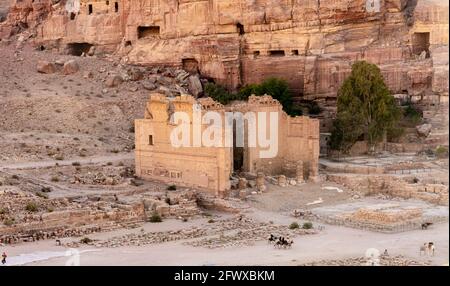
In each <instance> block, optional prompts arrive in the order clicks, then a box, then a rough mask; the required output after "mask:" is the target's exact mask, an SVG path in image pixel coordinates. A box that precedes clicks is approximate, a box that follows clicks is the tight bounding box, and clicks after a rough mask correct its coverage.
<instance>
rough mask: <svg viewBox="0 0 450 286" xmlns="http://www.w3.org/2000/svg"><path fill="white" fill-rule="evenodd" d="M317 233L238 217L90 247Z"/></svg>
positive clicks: (225, 243) (217, 243)
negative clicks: (228, 232) (230, 232)
mask: <svg viewBox="0 0 450 286" xmlns="http://www.w3.org/2000/svg"><path fill="white" fill-rule="evenodd" d="M237 229H238V230H239V232H237V233H235V234H231V235H225V234H224V233H225V232H227V231H234V230H237ZM315 233H317V231H316V230H304V229H296V230H290V229H289V228H288V227H287V226H280V225H273V224H269V223H260V222H255V221H254V220H252V219H250V218H247V217H245V216H242V215H237V216H235V217H233V218H229V219H225V220H218V221H214V220H211V221H210V222H209V223H208V225H204V226H202V227H191V228H185V229H181V230H173V231H165V232H149V233H145V232H143V231H142V232H141V233H132V234H127V235H123V236H118V237H113V238H111V239H108V240H106V241H92V242H91V244H92V245H93V246H96V247H109V248H115V247H120V246H143V245H148V244H157V243H163V242H168V241H178V240H186V239H194V240H193V241H191V242H186V243H187V244H188V245H192V246H196V247H207V248H219V247H229V246H238V245H241V246H243V245H248V243H251V242H254V241H261V240H265V239H267V237H268V236H269V235H270V234H277V235H284V236H286V237H288V236H291V237H293V236H296V235H310V234H315ZM199 238H200V239H199ZM80 244H81V242H79V241H73V242H71V243H69V244H67V246H70V247H78V246H79V245H80Z"/></svg>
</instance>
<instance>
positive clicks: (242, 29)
mask: <svg viewBox="0 0 450 286" xmlns="http://www.w3.org/2000/svg"><path fill="white" fill-rule="evenodd" d="M236 28H237V30H238V33H239V35H241V36H242V35H245V29H244V25H242V24H241V23H237V24H236Z"/></svg>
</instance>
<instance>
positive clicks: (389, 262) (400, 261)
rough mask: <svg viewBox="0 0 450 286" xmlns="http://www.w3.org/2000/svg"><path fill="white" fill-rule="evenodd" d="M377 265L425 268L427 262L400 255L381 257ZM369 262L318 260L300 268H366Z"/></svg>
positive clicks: (358, 259)
mask: <svg viewBox="0 0 450 286" xmlns="http://www.w3.org/2000/svg"><path fill="white" fill-rule="evenodd" d="M377 264H378V265H380V266H427V265H430V264H429V263H428V262H419V261H416V260H413V259H410V258H406V257H404V256H401V255H396V256H389V255H381V256H380V258H379V261H377ZM368 265H371V261H370V260H369V259H368V258H367V257H357V258H348V259H340V260H320V261H316V262H309V263H305V264H302V265H300V266H368Z"/></svg>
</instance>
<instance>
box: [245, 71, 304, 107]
mask: <svg viewBox="0 0 450 286" xmlns="http://www.w3.org/2000/svg"><path fill="white" fill-rule="evenodd" d="M252 94H254V95H259V96H261V95H265V94H267V95H271V96H272V97H273V98H274V99H277V100H278V101H279V102H280V103H281V105H282V106H283V109H284V111H286V113H287V114H289V115H297V113H296V110H295V109H294V106H293V100H292V94H291V92H290V91H289V85H288V83H287V82H286V81H285V80H283V79H278V78H269V79H267V80H265V81H264V82H263V83H261V84H251V85H247V86H244V87H243V88H242V89H241V90H240V91H239V93H238V98H239V99H241V100H245V99H247V98H248V97H249V96H250V95H252Z"/></svg>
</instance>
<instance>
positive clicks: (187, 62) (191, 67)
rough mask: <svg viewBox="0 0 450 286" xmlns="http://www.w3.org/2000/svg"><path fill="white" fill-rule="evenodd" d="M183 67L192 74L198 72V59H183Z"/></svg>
mask: <svg viewBox="0 0 450 286" xmlns="http://www.w3.org/2000/svg"><path fill="white" fill-rule="evenodd" d="M182 65H183V69H184V70H185V71H187V72H188V73H190V74H197V73H198V61H197V60H196V59H193V58H189V59H183V60H182Z"/></svg>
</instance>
